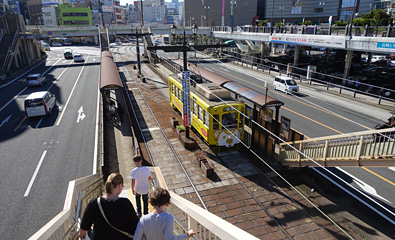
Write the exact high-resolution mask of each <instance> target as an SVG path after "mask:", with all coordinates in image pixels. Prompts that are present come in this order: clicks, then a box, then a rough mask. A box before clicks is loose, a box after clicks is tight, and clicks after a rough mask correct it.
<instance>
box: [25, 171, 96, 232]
mask: <svg viewBox="0 0 395 240" xmlns="http://www.w3.org/2000/svg"><path fill="white" fill-rule="evenodd" d="M102 186H103V180H102V179H101V177H100V174H94V175H90V176H87V177H83V178H80V179H76V180H74V181H70V183H69V187H68V189H67V194H66V200H65V203H64V207H63V211H61V212H60V213H59V214H58V215H56V216H55V217H54V218H53V219H52V220H51V221H49V222H48V223H47V224H45V226H44V227H42V228H41V229H40V230H39V231H38V232H36V233H35V234H34V235H33V236H31V237H30V238H29V239H31V240H33V239H39V240H41V239H42V240H47V239H50V240H51V239H76V238H77V234H78V229H77V228H78V223H79V221H80V218H81V213H83V212H84V210H85V208H86V206H87V204H88V202H89V201H90V200H91V199H93V198H97V197H99V196H100V195H101V192H102Z"/></svg>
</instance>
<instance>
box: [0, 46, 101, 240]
mask: <svg viewBox="0 0 395 240" xmlns="http://www.w3.org/2000/svg"><path fill="white" fill-rule="evenodd" d="M72 48H73V50H74V53H76V52H80V53H82V54H84V58H85V59H86V61H85V62H84V63H74V62H73V61H72V60H65V59H64V58H63V50H64V49H63V47H52V48H51V51H48V55H49V57H48V59H47V60H46V61H45V62H43V63H42V64H40V65H39V66H37V67H36V68H34V69H32V70H31V71H30V72H29V73H45V76H46V79H47V80H48V82H47V83H46V84H45V85H44V86H43V87H36V88H26V85H25V82H24V80H25V78H26V74H25V75H22V76H21V77H20V78H18V79H15V80H14V81H12V82H10V83H9V84H7V85H3V86H1V88H0V91H1V94H0V151H1V153H2V154H1V168H0V176H2V178H3V183H2V184H1V191H2V192H3V193H7V194H2V196H1V197H0V201H1V202H2V205H1V213H2V218H1V219H0V236H1V238H2V239H27V238H29V237H30V236H31V235H33V234H34V233H35V232H36V231H37V230H39V229H40V228H41V227H42V226H44V225H45V224H46V223H47V222H48V221H49V220H51V219H52V218H53V217H54V216H56V215H57V214H58V213H59V212H60V211H61V210H62V209H63V205H64V200H65V196H66V191H67V187H68V183H69V181H71V180H74V179H77V178H80V177H84V176H86V175H89V174H92V172H93V166H94V163H93V156H94V149H95V146H94V137H95V126H96V124H95V122H96V112H97V108H98V107H97V106H98V104H97V101H98V80H99V72H100V71H99V68H100V57H99V54H100V51H99V49H98V48H97V47H72ZM43 90H49V91H51V92H52V93H54V94H55V95H56V99H57V104H58V106H59V107H58V108H57V109H55V110H54V111H53V112H52V115H51V116H47V117H36V118H31V119H28V118H26V117H25V112H24V104H23V101H24V99H25V97H26V96H27V95H28V94H30V93H32V92H36V91H43Z"/></svg>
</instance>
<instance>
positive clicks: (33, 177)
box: [23, 150, 47, 197]
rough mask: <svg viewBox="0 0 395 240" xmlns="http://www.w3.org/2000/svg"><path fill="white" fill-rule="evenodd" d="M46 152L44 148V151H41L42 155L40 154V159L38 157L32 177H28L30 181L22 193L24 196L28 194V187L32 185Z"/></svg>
mask: <svg viewBox="0 0 395 240" xmlns="http://www.w3.org/2000/svg"><path fill="white" fill-rule="evenodd" d="M46 154H47V150H45V151H44V152H43V155H41V159H40V161H39V162H38V165H37V167H36V170H35V171H34V173H33V176H32V179H30V183H29V186H27V189H26V192H25V195H23V196H24V197H27V196H28V195H29V192H30V189H31V188H32V186H33V182H34V180H35V179H36V176H37V173H38V170H40V167H41V163H42V162H43V160H44V157H45V155H46Z"/></svg>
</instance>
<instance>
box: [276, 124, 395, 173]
mask: <svg viewBox="0 0 395 240" xmlns="http://www.w3.org/2000/svg"><path fill="white" fill-rule="evenodd" d="M394 134H395V128H388V129H382V130H369V131H362V132H355V133H350V134H342V135H335V136H328V137H320V138H312V139H308V140H301V141H296V142H291V143H281V144H280V161H281V162H282V163H283V164H284V165H286V166H291V167H304V166H318V165H317V163H320V164H321V165H323V166H381V167H383V166H390V165H393V164H391V163H392V162H394V160H395V141H394ZM312 160H314V161H312Z"/></svg>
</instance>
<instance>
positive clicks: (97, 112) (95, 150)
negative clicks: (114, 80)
mask: <svg viewBox="0 0 395 240" xmlns="http://www.w3.org/2000/svg"><path fill="white" fill-rule="evenodd" d="M100 96H101V95H100V84H98V85H97V106H96V123H95V124H96V128H95V146H94V150H93V171H92V174H96V172H97V147H98V141H99V118H100V114H99V113H100Z"/></svg>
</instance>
